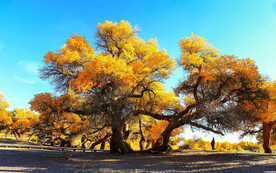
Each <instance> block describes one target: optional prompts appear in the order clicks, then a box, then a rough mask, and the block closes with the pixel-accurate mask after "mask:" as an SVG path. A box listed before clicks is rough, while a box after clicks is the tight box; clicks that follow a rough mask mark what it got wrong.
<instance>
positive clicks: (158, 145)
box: [152, 125, 174, 152]
mask: <svg viewBox="0 0 276 173" xmlns="http://www.w3.org/2000/svg"><path fill="white" fill-rule="evenodd" d="M173 130H174V128H172V126H170V125H169V126H168V127H167V128H166V129H165V130H164V131H163V133H162V134H161V137H160V138H159V139H158V140H157V141H156V142H155V144H154V146H153V147H152V150H153V151H158V152H164V151H168V149H169V148H170V146H169V142H170V136H171V133H172V131H173Z"/></svg>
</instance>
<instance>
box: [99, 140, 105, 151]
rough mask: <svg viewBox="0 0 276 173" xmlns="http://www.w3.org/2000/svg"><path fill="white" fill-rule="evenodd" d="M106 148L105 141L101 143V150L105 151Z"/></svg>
mask: <svg viewBox="0 0 276 173" xmlns="http://www.w3.org/2000/svg"><path fill="white" fill-rule="evenodd" d="M104 148H105V141H103V142H102V143H101V148H100V149H102V150H104Z"/></svg>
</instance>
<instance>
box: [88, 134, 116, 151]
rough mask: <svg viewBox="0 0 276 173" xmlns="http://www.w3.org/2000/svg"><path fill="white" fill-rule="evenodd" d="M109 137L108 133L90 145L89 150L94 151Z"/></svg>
mask: <svg viewBox="0 0 276 173" xmlns="http://www.w3.org/2000/svg"><path fill="white" fill-rule="evenodd" d="M110 136H111V134H110V133H108V134H106V135H105V136H104V137H103V138H101V139H100V140H98V141H96V142H94V143H93V144H92V145H91V147H90V148H91V149H94V148H95V147H96V146H97V145H99V144H102V143H105V141H106V139H107V138H109V137H110Z"/></svg>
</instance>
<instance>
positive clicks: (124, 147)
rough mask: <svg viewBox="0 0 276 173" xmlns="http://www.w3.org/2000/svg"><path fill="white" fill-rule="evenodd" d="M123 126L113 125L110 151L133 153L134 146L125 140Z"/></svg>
mask: <svg viewBox="0 0 276 173" xmlns="http://www.w3.org/2000/svg"><path fill="white" fill-rule="evenodd" d="M121 131H122V128H116V127H112V136H111V139H110V152H111V153H116V152H121V153H122V154H129V153H132V152H133V150H132V148H131V147H130V146H129V145H128V144H127V143H126V142H124V141H123V137H122V133H121Z"/></svg>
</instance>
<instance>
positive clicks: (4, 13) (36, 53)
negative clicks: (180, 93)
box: [0, 0, 276, 109]
mask: <svg viewBox="0 0 276 173" xmlns="http://www.w3.org/2000/svg"><path fill="white" fill-rule="evenodd" d="M106 20H109V21H113V22H120V21H121V20H127V21H129V22H130V23H131V24H132V25H133V26H135V25H137V26H138V27H139V28H140V30H141V32H140V33H139V35H138V36H139V37H141V38H143V39H144V40H148V39H150V38H156V39H157V40H158V41H159V46H160V48H162V49H166V50H167V51H168V53H169V54H170V55H171V56H173V57H175V58H179V55H180V51H179V47H178V41H179V40H180V38H186V37H189V36H190V35H191V33H194V34H196V35H199V36H201V37H204V38H206V39H207V40H208V41H209V42H210V43H211V44H212V45H213V46H215V47H216V48H218V49H220V50H221V51H222V53H223V54H234V55H237V56H239V57H240V58H247V57H251V58H252V59H254V60H255V61H256V63H257V65H258V66H259V70H260V72H261V73H262V74H264V75H267V76H269V77H270V78H271V79H272V80H275V79H276V68H275V65H276V51H275V49H276V44H275V43H276V1H275V0H242V1H240V0H209V1H207V0H181V1H180V0H179V1H176V0H175V1H168V0H164V1H162V0H159V1H157V0H156V1H155V0H137V1H112V0H105V1H89V0H81V1H71V0H60V1H56V0H47V1H37V0H25V1H23V0H0V91H1V92H2V93H3V94H5V96H6V100H7V101H8V102H9V103H10V105H11V106H10V109H14V108H28V107H29V104H28V102H29V101H30V100H31V99H32V98H33V97H34V94H38V93H41V92H54V90H53V87H52V86H51V85H50V84H49V82H47V81H42V80H40V79H39V77H38V72H37V68H38V67H39V66H42V65H43V62H42V60H43V56H44V55H45V54H46V53H47V52H48V51H50V50H52V51H56V50H57V49H59V48H60V47H61V46H62V45H63V44H64V43H65V42H66V39H67V38H69V37H70V36H71V35H72V34H73V33H75V32H77V33H78V34H80V35H83V36H85V37H86V38H87V39H88V40H89V42H90V43H93V42H94V35H95V32H96V26H97V24H98V23H103V22H105V21H106ZM180 77H181V70H178V71H177V72H176V73H175V75H174V76H172V77H171V78H170V79H169V80H168V81H166V85H167V86H168V88H169V89H170V88H172V87H175V86H176V84H177V82H178V80H179V78H180Z"/></svg>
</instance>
